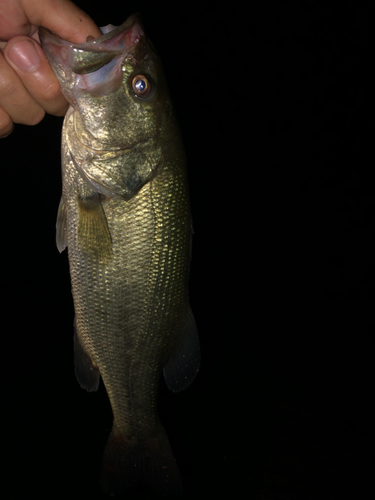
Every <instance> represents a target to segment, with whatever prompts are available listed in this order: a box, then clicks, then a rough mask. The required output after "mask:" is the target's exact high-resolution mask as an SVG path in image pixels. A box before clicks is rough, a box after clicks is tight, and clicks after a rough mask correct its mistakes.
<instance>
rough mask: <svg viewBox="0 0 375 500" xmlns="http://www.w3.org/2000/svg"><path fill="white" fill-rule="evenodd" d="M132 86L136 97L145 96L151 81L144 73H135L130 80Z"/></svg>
mask: <svg viewBox="0 0 375 500" xmlns="http://www.w3.org/2000/svg"><path fill="white" fill-rule="evenodd" d="M132 88H133V92H134V94H135V95H136V97H143V98H144V97H147V96H148V95H149V94H150V92H151V83H150V81H149V80H148V78H146V77H145V76H144V75H137V76H135V77H134V78H133V80H132Z"/></svg>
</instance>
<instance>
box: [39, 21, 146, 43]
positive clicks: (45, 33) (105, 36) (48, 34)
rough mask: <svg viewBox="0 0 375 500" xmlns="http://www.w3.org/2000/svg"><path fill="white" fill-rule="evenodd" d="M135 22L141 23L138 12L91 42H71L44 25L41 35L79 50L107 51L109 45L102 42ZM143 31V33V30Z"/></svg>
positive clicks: (40, 31) (41, 28)
mask: <svg viewBox="0 0 375 500" xmlns="http://www.w3.org/2000/svg"><path fill="white" fill-rule="evenodd" d="M135 22H138V23H140V20H139V17H138V16H137V14H133V15H132V16H130V17H129V18H128V19H127V20H126V21H125V22H124V23H122V24H121V25H120V26H117V27H116V28H114V29H113V30H111V31H109V32H108V33H104V34H103V35H101V36H100V37H98V38H95V39H94V40H90V41H89V42H83V43H73V42H69V41H67V40H64V39H63V38H60V37H59V36H58V35H56V33H53V32H52V31H50V30H49V29H47V28H44V27H43V26H40V27H39V36H40V37H41V39H48V38H53V40H54V42H55V43H57V44H58V45H67V46H69V47H72V48H73V49H77V50H83V51H86V52H91V51H92V52H103V51H105V52H107V51H108V48H107V47H101V44H103V43H104V42H106V41H108V40H110V39H111V38H115V37H116V36H117V35H118V34H120V33H122V32H123V31H125V30H127V29H128V28H130V27H131V26H132V25H133V24H134V23H135ZM141 31H142V33H141V34H142V35H143V34H144V33H143V30H141Z"/></svg>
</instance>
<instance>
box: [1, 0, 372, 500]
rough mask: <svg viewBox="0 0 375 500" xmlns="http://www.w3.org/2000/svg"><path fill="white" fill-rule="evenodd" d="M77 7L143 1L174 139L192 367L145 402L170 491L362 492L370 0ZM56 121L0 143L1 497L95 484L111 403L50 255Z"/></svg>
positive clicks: (93, 490)
mask: <svg viewBox="0 0 375 500" xmlns="http://www.w3.org/2000/svg"><path fill="white" fill-rule="evenodd" d="M77 3H78V4H79V5H80V6H81V7H82V8H83V9H84V10H86V12H87V13H88V14H90V15H91V16H92V18H93V19H94V21H95V22H96V23H97V24H98V25H101V26H103V25H106V24H109V23H112V24H115V25H118V24H121V23H122V22H123V21H124V20H125V19H126V18H127V17H128V15H130V14H131V13H133V12H135V11H139V12H140V13H141V14H142V17H143V21H144V25H145V29H146V32H147V34H148V36H149V38H150V39H151V40H152V41H153V43H154V45H155V46H156V48H157V50H158V51H159V53H160V55H161V57H162V60H163V62H164V69H165V72H166V74H167V79H168V83H169V86H170V89H171V93H172V96H173V100H174V102H175V107H176V112H177V115H178V118H179V122H180V126H181V129H182V133H183V137H184V142H185V146H186V152H187V156H188V160H189V179H190V192H191V202H192V211H193V219H194V230H195V235H194V240H193V260H192V267H191V278H190V296H191V304H192V308H193V311H194V314H195V317H196V321H197V324H198V328H199V332H200V338H201V346H202V365H201V370H200V373H199V376H198V378H197V380H196V381H195V382H194V384H193V385H192V386H191V387H190V388H188V389H187V390H186V391H184V392H183V393H181V394H176V395H174V394H169V393H168V391H167V389H166V388H165V387H164V385H163V386H162V388H161V398H160V412H161V416H162V419H163V422H164V424H165V427H166V429H167V432H168V435H169V436H170V440H171V444H172V448H173V450H174V452H175V456H176V458H177V461H178V463H179V465H180V469H181V472H182V475H183V477H184V481H185V484H186V491H187V497H188V498H203V497H205V498H206V497H209V498H228V497H233V498H236V497H238V496H239V495H241V496H242V495H244V494H246V495H247V496H249V497H250V498H257V495H259V497H258V498H259V499H260V498H262V499H265V498H284V499H292V498H310V495H311V498H326V495H327V498H331V499H332V498H343V497H344V496H345V495H347V496H348V498H357V499H360V498H363V499H366V498H374V496H375V489H374V486H373V484H372V482H371V478H373V466H374V457H373V455H372V451H371V450H373V445H374V430H373V425H372V424H373V417H374V413H373V411H372V403H373V378H374V377H373V357H374V356H373V352H374V351H373V345H372V340H373V333H374V280H375V274H374V176H373V166H374V155H373V148H372V147H371V146H372V142H371V141H372V135H371V138H370V131H371V132H372V131H373V126H372V124H371V127H370V111H369V108H370V95H371V94H372V92H371V91H372V87H373V80H372V79H370V76H369V74H370V71H371V70H370V67H371V66H372V57H370V50H369V43H370V29H371V28H370V26H371V25H370V19H371V17H372V14H373V12H372V10H371V9H370V3H369V2H364V1H363V2H350V1H347V2H342V3H341V5H340V6H339V7H336V4H334V3H330V2H323V1H322V2H318V1H315V2H314V1H311V2H278V1H268V2H260V3H261V4H262V7H257V8H255V7H253V6H252V4H251V3H250V4H249V5H250V7H248V8H247V9H249V10H247V9H246V11H245V10H244V8H242V7H241V6H240V4H238V3H232V4H231V3H227V4H225V5H224V4H223V5H221V4H220V6H219V5H218V4H215V3H208V2H188V3H186V4H180V3H178V2H167V1H164V2H150V1H143V2H132V1H128V2H121V5H120V2H115V1H111V0H110V1H109V2H106V3H105V4H104V3H99V2H89V1H85V2H83V1H82V2H77ZM371 56H372V54H371ZM371 72H372V71H371ZM370 86H371V87H370ZM370 88H371V91H370ZM61 125H62V119H60V118H56V117H51V116H47V117H46V118H45V119H44V120H43V121H42V122H41V123H40V124H39V125H37V126H34V127H26V126H22V125H17V126H16V128H15V130H14V132H13V133H12V134H11V135H10V136H9V137H8V138H6V139H3V140H2V141H1V143H0V148H1V149H0V152H1V170H0V175H1V190H2V195H1V214H2V217H1V223H2V224H1V225H2V239H1V242H2V245H1V255H2V289H3V293H2V316H3V326H2V335H1V338H2V349H1V352H2V361H3V362H2V369H3V370H2V371H3V377H2V382H3V383H2V388H3V390H2V403H3V404H2V416H3V425H2V438H3V439H2V441H3V446H2V451H3V457H5V458H6V465H5V467H4V466H3V470H2V474H3V477H4V480H3V485H4V486H3V487H5V486H6V487H7V488H8V487H10V489H11V493H10V494H9V493H8V494H7V497H8V498H21V497H23V496H24V495H25V494H32V493H36V494H38V495H39V496H41V497H42V498H44V497H45V498H47V497H48V498H50V497H51V495H52V497H53V498H55V497H59V496H61V497H62V496H66V497H69V498H77V499H78V498H92V499H97V498H106V497H105V495H104V494H102V492H101V490H100V486H99V472H100V464H101V458H102V453H103V449H104V446H105V443H106V440H107V436H108V434H109V432H110V429H111V424H112V416H111V410H110V406H109V403H108V400H107V396H106V393H105V390H104V387H103V386H102V385H101V387H100V389H99V391H98V392H97V393H94V394H88V393H86V392H85V391H83V390H81V389H80V388H79V386H78V384H77V382H76V380H75V376H74V370H73V348H72V341H73V337H72V334H73V327H72V323H73V315H74V312H73V306H72V300H71V293H70V280H69V271H68V262H67V255H66V254H63V255H60V254H59V253H58V251H57V250H56V247H55V234H54V227H55V217H56V211H57V207H58V203H59V199H60V191H61V180H60V131H61ZM302 420H303V424H301V425H300V427H298V425H297V423H296V422H300V423H301V421H302ZM287 422H289V427H288V425H287ZM291 423H292V425H291ZM301 426H302V427H301ZM287 428H288V429H289V430H286V429H287ZM297 428H299V429H302V431H301V430H300V431H298V432H299V433H297V434H294V435H293V432H297V431H296V429H297ZM291 442H296V443H297V445H298V443H299V444H300V447H298V446H297V445H296V446H295V447H293V446H291V444H290V443H291ZM316 443H318V445H319V446H318V448H319V453H318V452H317V451H316V450H317V446H315V445H316ZM276 448H277V450H278V451H275V449H276ZM298 450H299V451H298ZM270 457H273V459H272V460H271V458H270ZM327 457H328V458H327ZM324 460H326V461H324ZM304 462H305V464H306V465H305V467H303V465H301V464H302V463H304ZM317 462H319V463H320V466H319V467H320V468H319V467H318V468H316V463H317ZM314 464H315V465H314ZM301 467H302V469H303V471H304V472H303V473H302V472H301ZM285 477H288V478H289V479H288V480H287V479H283V478H285ZM291 477H292V478H294V479H290V478H291ZM260 491H261V493H259V492H260ZM301 492H302V493H301Z"/></svg>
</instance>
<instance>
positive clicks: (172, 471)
mask: <svg viewBox="0 0 375 500" xmlns="http://www.w3.org/2000/svg"><path fill="white" fill-rule="evenodd" d="M101 484H102V488H103V490H104V492H105V493H108V494H110V495H124V494H126V498H127V499H129V500H130V499H133V498H134V499H137V500H138V499H140V498H143V497H144V498H148V499H150V500H151V499H152V500H154V499H159V498H163V499H176V500H177V499H179V498H182V495H183V488H182V480H181V476H180V472H179V470H178V467H177V464H176V460H175V458H174V456H173V453H172V450H171V447H170V444H169V441H168V437H167V435H166V433H165V431H164V429H163V427H162V426H161V425H160V431H159V432H158V435H157V436H156V437H153V438H151V439H143V440H138V439H137V440H136V439H129V440H126V439H124V438H123V437H122V435H121V434H120V432H119V430H118V429H117V427H116V424H115V423H113V428H112V432H111V434H110V436H109V438H108V442H107V446H106V448H105V451H104V457H103V464H102V478H101Z"/></svg>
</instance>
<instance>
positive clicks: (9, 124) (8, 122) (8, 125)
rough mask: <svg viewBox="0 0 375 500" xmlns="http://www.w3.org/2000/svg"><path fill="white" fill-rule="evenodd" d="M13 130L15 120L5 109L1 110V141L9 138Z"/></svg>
mask: <svg viewBox="0 0 375 500" xmlns="http://www.w3.org/2000/svg"><path fill="white" fill-rule="evenodd" d="M13 129H14V125H13V120H12V119H11V117H10V116H9V115H8V113H7V112H6V111H5V110H4V109H2V108H0V139H3V138H4V137H7V136H8V135H9V134H10V133H11V132H12V130H13Z"/></svg>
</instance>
